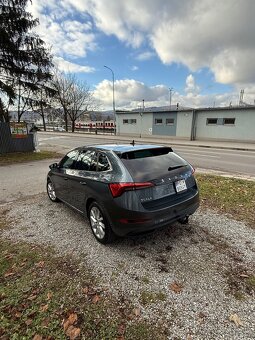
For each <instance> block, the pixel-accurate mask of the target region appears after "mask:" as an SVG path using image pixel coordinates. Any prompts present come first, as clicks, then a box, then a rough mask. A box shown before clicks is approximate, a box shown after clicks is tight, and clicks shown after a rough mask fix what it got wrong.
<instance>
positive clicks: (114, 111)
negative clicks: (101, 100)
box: [104, 65, 116, 135]
mask: <svg viewBox="0 0 255 340" xmlns="http://www.w3.org/2000/svg"><path fill="white" fill-rule="evenodd" d="M104 67H105V68H108V70H110V71H111V72H112V109H113V120H114V135H116V110H115V97H114V72H113V70H112V69H111V68H110V67H108V66H106V65H104Z"/></svg>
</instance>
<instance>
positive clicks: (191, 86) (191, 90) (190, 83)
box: [185, 74, 200, 95]
mask: <svg viewBox="0 0 255 340" xmlns="http://www.w3.org/2000/svg"><path fill="white" fill-rule="evenodd" d="M199 90H200V88H199V86H198V85H196V82H195V78H194V76H193V75H192V74H190V75H188V76H187V78H186V87H185V92H186V93H188V94H192V95H193V94H196V93H198V92H199Z"/></svg>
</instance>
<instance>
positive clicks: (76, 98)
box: [68, 79, 94, 132]
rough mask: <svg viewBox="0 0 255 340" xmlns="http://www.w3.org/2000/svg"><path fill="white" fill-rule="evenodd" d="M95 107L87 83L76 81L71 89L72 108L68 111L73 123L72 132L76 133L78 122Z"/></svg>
mask: <svg viewBox="0 0 255 340" xmlns="http://www.w3.org/2000/svg"><path fill="white" fill-rule="evenodd" d="M93 105H94V100H93V96H92V93H91V91H90V88H89V86H88V85H87V84H86V83H85V82H81V81H77V79H75V81H74V83H73V84H72V86H71V88H70V106H69V110H68V115H69V118H70V120H71V122H72V132H74V128H75V122H76V120H77V119H78V118H79V117H80V116H81V115H83V114H84V113H86V112H88V110H89V109H91V107H92V106H93Z"/></svg>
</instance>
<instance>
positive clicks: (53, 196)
mask: <svg viewBox="0 0 255 340" xmlns="http://www.w3.org/2000/svg"><path fill="white" fill-rule="evenodd" d="M46 188H47V194H48V196H49V199H50V200H51V201H52V202H59V199H58V198H57V195H56V192H55V187H54V184H53V183H52V181H51V180H50V179H48V180H47V186H46Z"/></svg>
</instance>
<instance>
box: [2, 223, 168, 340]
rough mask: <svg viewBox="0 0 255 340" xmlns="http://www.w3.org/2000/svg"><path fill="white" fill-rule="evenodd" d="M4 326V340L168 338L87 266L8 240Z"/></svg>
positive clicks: (4, 249) (4, 243) (4, 264)
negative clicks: (102, 285)
mask: <svg viewBox="0 0 255 340" xmlns="http://www.w3.org/2000/svg"><path fill="white" fill-rule="evenodd" d="M3 220H6V217H4V218H3ZM6 223H7V222H6ZM119 300H121V304H120V303H119ZM0 320H1V322H0V338H1V339H2V338H3V339H21V338H22V339H24V340H25V339H33V338H34V337H35V336H36V335H37V337H35V338H38V339H46V338H47V339H66V338H71V339H76V338H77V339H80V338H83V339H93V340H94V339H95V340H97V339H98V340H99V339H100V340H101V339H124V338H125V339H126V340H132V339H138V340H146V339H153V338H156V339H162V340H164V339H166V338H167V330H166V329H163V328H162V327H161V328H159V327H157V326H154V325H153V324H151V323H149V322H145V321H143V320H142V317H141V316H140V314H139V315H137V313H135V309H134V306H133V305H132V304H131V303H130V301H129V300H128V299H126V298H125V297H123V296H120V297H119V299H118V300H117V299H116V298H114V297H113V296H112V295H111V294H110V293H109V292H108V291H107V290H104V289H103V288H101V287H100V285H99V283H98V281H97V280H96V279H95V278H94V277H93V275H92V273H91V271H90V270H89V269H88V268H87V267H86V265H84V264H83V265H79V264H77V261H76V260H75V259H73V258H71V257H59V256H56V254H54V251H53V250H52V249H51V248H46V247H41V246H38V245H34V246H33V245H31V244H26V243H21V242H19V243H18V242H11V241H9V240H4V239H0Z"/></svg>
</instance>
